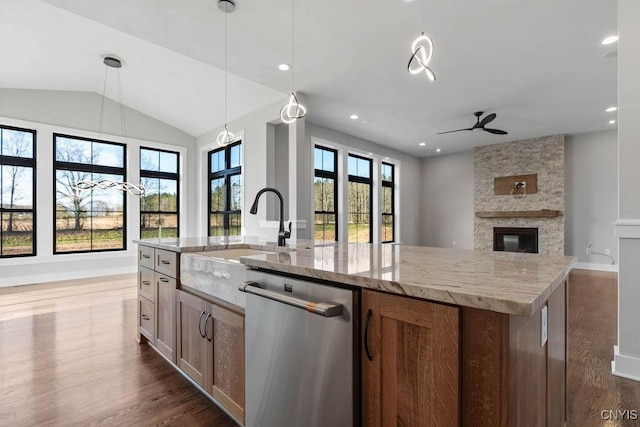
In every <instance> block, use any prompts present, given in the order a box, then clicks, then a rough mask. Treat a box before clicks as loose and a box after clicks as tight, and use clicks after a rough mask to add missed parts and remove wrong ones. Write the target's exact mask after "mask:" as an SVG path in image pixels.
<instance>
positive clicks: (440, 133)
mask: <svg viewBox="0 0 640 427" xmlns="http://www.w3.org/2000/svg"><path fill="white" fill-rule="evenodd" d="M463 130H473V128H468V129H458V130H450V131H447V132H438V133H436V135H442V134H443V133H453V132H462V131H463Z"/></svg>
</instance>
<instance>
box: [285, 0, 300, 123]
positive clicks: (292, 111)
mask: <svg viewBox="0 0 640 427" xmlns="http://www.w3.org/2000/svg"><path fill="white" fill-rule="evenodd" d="M295 22H296V15H295V0H291V96H290V97H289V102H287V103H286V104H285V105H284V106H283V107H282V109H281V110H280V118H281V119H282V121H283V122H285V123H287V124H290V123H293V122H295V121H296V120H298V119H301V118H303V117H304V116H306V115H307V109H306V107H305V106H304V105H302V104H300V102H298V97H297V96H296V92H295V79H294V76H295V74H294V73H295V70H296V67H295V59H294V57H295V53H294V45H295V44H294V38H295Z"/></svg>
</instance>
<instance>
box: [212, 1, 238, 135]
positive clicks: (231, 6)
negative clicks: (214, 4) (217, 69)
mask: <svg viewBox="0 0 640 427" xmlns="http://www.w3.org/2000/svg"><path fill="white" fill-rule="evenodd" d="M218 9H220V10H221V11H222V12H223V13H224V129H223V130H222V131H221V132H220V133H219V134H218V136H217V137H216V141H217V142H218V145H221V146H223V147H224V146H227V145H229V144H231V143H232V142H233V141H235V139H236V136H235V135H234V134H233V132H230V131H229V126H228V124H227V14H228V13H232V12H233V11H234V10H236V4H235V3H234V2H233V1H231V0H218Z"/></svg>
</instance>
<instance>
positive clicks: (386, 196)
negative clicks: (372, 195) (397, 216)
mask: <svg viewBox="0 0 640 427" xmlns="http://www.w3.org/2000/svg"><path fill="white" fill-rule="evenodd" d="M391 193H392V190H391V187H386V186H383V187H382V213H388V214H390V213H392V212H393V210H392V209H393V201H392V198H391Z"/></svg>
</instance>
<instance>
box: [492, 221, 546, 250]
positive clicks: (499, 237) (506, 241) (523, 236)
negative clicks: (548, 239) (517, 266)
mask: <svg viewBox="0 0 640 427" xmlns="http://www.w3.org/2000/svg"><path fill="white" fill-rule="evenodd" d="M493 250H494V251H504V252H527V253H532V254H537V253H538V229H537V228H525V227H494V228H493Z"/></svg>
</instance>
